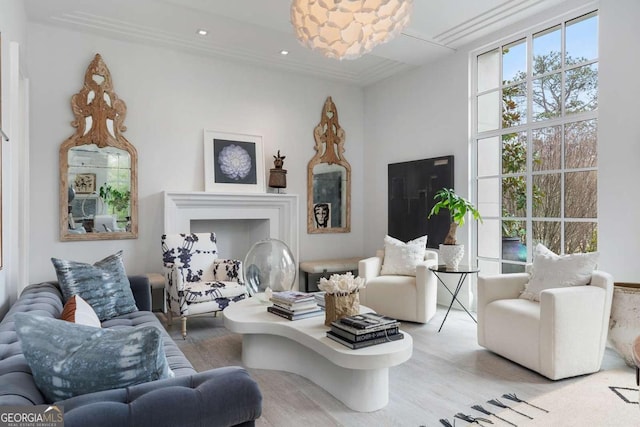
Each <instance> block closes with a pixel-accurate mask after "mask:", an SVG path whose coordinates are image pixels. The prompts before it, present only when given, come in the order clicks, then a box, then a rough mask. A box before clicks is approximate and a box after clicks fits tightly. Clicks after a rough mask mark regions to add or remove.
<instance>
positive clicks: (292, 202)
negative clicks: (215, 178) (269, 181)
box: [164, 191, 300, 261]
mask: <svg viewBox="0 0 640 427" xmlns="http://www.w3.org/2000/svg"><path fill="white" fill-rule="evenodd" d="M255 219H257V220H268V222H269V236H268V237H271V238H273V239H279V240H282V241H283V242H285V243H286V244H287V245H288V246H289V248H290V249H291V252H293V255H294V257H295V259H296V261H298V260H299V259H300V258H299V254H298V232H299V226H298V195H297V194H271V193H266V194H248V193H244V194H236V193H233V194H227V193H209V192H204V191H193V192H173V191H165V192H164V232H165V233H184V232H188V231H190V230H191V221H198V220H255Z"/></svg>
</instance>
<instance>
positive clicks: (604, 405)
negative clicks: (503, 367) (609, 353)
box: [483, 369, 640, 427]
mask: <svg viewBox="0 0 640 427" xmlns="http://www.w3.org/2000/svg"><path fill="white" fill-rule="evenodd" d="M517 397H518V398H521V399H525V398H524V397H523V396H517ZM525 400H527V402H528V403H531V404H533V405H535V406H538V407H540V408H543V409H546V410H547V411H549V412H548V413H546V412H544V411H542V410H539V409H536V408H534V407H532V406H530V405H527V404H526V403H515V402H513V401H511V400H508V399H505V398H499V401H500V402H502V403H503V404H506V405H508V406H509V407H512V408H513V409H515V410H517V411H519V412H522V413H523V414H526V415H528V416H530V417H532V418H533V419H531V420H530V419H528V418H526V417H524V416H522V415H519V414H517V413H516V412H514V411H512V410H510V409H504V410H501V412H498V411H495V412H496V413H498V415H499V416H500V417H502V418H504V419H505V420H508V421H510V422H512V423H513V424H516V425H517V426H518V427H520V426H527V427H529V426H543V427H574V426H575V427H585V426H588V427H633V426H640V405H638V386H636V384H635V372H634V370H633V369H616V370H610V371H602V372H598V373H596V374H592V375H589V376H587V377H586V378H584V379H582V380H579V381H577V382H575V383H573V384H571V385H568V386H566V387H563V388H561V389H559V390H556V391H553V392H551V393H547V394H544V395H542V396H539V397H537V398H534V399H525ZM492 409H497V408H496V407H495V406H494V407H492ZM487 418H490V419H491V420H492V421H493V425H494V426H508V425H509V424H507V423H505V422H503V421H500V420H497V419H496V418H495V417H487ZM483 425H489V424H483Z"/></svg>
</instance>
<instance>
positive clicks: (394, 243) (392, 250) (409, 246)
mask: <svg viewBox="0 0 640 427" xmlns="http://www.w3.org/2000/svg"><path fill="white" fill-rule="evenodd" d="M426 246H427V236H422V237H418V238H417V239H414V240H410V241H408V242H407V243H404V242H402V241H400V240H398V239H394V238H393V237H391V236H385V238H384V260H383V261H382V270H381V271H380V274H383V275H403V276H415V275H416V266H417V265H418V263H419V262H422V261H424V255H425V252H426V250H427V248H426Z"/></svg>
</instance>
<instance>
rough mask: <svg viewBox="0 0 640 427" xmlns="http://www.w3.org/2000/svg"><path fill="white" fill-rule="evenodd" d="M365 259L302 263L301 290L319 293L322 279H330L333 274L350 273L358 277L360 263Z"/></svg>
mask: <svg viewBox="0 0 640 427" xmlns="http://www.w3.org/2000/svg"><path fill="white" fill-rule="evenodd" d="M361 259H363V258H341V259H325V260H319V261H305V262H301V263H300V271H301V272H302V274H300V278H301V280H302V283H301V284H300V290H302V291H304V292H317V291H319V289H318V282H319V281H320V278H322V277H324V278H327V279H328V278H329V276H331V275H332V274H344V273H346V272H348V271H350V272H352V273H353V275H354V276H357V275H358V262H359V261H360V260H361Z"/></svg>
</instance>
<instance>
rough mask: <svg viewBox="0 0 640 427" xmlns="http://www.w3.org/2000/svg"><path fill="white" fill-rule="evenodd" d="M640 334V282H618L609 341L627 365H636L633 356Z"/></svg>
mask: <svg viewBox="0 0 640 427" xmlns="http://www.w3.org/2000/svg"><path fill="white" fill-rule="evenodd" d="M638 335H640V284H638V283H616V284H615V286H614V287H613V302H612V304H611V317H610V320H609V335H608V343H609V346H610V347H613V349H615V350H616V351H617V352H618V353H619V354H620V356H622V357H623V358H624V361H625V362H626V363H627V365H629V366H631V367H635V366H636V365H635V363H633V358H632V356H631V351H632V350H631V349H632V345H633V341H634V340H635V339H636V337H637V336H638Z"/></svg>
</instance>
